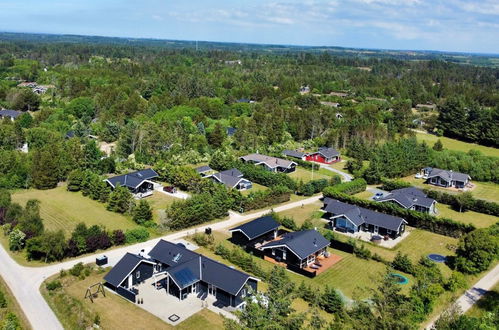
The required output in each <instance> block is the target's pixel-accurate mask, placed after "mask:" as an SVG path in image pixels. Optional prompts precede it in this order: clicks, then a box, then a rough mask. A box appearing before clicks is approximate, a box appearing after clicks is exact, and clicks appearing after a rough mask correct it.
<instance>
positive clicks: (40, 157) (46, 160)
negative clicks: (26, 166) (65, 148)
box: [31, 146, 60, 189]
mask: <svg viewBox="0 0 499 330" xmlns="http://www.w3.org/2000/svg"><path fill="white" fill-rule="evenodd" d="M59 171H60V167H59V159H58V156H57V154H56V155H54V150H53V148H52V147H49V146H47V147H44V148H42V149H39V150H35V151H34V152H33V165H32V167H31V178H32V180H33V185H34V186H35V187H36V188H37V189H51V188H55V187H56V186H57V183H58V182H59Z"/></svg>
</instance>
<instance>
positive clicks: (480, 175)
mask: <svg viewBox="0 0 499 330" xmlns="http://www.w3.org/2000/svg"><path fill="white" fill-rule="evenodd" d="M369 160H370V163H369V167H368V168H367V169H365V171H364V172H363V173H362V176H363V177H364V178H365V179H366V180H367V182H369V183H380V182H382V179H383V178H389V179H392V178H398V177H403V176H408V175H412V174H414V173H417V172H419V171H420V170H421V169H422V168H424V167H428V166H430V167H436V168H441V169H445V170H453V171H456V172H462V173H466V174H469V175H470V176H471V178H472V180H476V181H492V182H496V183H497V182H499V158H498V157H492V156H484V155H482V154H481V153H480V152H479V151H476V150H470V151H469V152H467V153H464V152H460V151H450V150H442V151H436V150H433V149H431V148H429V146H428V145H426V143H424V142H423V143H418V142H417V141H416V138H408V139H400V140H398V141H390V142H387V143H385V144H383V145H381V146H378V147H376V148H375V149H374V150H373V151H372V153H371V155H370V158H369Z"/></svg>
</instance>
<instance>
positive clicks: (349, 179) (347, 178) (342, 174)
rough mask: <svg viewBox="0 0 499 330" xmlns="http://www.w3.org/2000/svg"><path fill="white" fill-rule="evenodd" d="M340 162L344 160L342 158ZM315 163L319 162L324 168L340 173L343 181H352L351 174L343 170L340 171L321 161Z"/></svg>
mask: <svg viewBox="0 0 499 330" xmlns="http://www.w3.org/2000/svg"><path fill="white" fill-rule="evenodd" d="M342 162H344V160H342ZM316 164H319V165H320V167H321V168H324V169H326V170H328V171H331V172H334V173H336V174H339V175H341V177H342V178H343V181H344V182H348V181H352V180H353V176H352V175H350V174H348V173H347V172H343V171H340V170H337V169H335V168H333V167H331V166H329V165H327V164H321V163H316Z"/></svg>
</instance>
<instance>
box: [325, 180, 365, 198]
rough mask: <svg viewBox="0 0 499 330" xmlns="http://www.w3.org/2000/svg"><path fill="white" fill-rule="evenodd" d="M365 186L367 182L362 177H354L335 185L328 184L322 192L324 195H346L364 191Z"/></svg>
mask: <svg viewBox="0 0 499 330" xmlns="http://www.w3.org/2000/svg"><path fill="white" fill-rule="evenodd" d="M366 187H367V182H366V180H364V179H355V180H352V181H350V182H345V183H340V184H337V185H335V186H329V187H326V188H324V190H323V191H322V193H323V194H324V196H325V197H332V195H333V194H336V193H342V194H347V195H353V194H356V193H359V192H362V191H365V190H366Z"/></svg>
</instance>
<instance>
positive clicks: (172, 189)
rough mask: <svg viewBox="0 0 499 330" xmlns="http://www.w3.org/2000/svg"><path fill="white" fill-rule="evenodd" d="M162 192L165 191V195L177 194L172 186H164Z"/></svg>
mask: <svg viewBox="0 0 499 330" xmlns="http://www.w3.org/2000/svg"><path fill="white" fill-rule="evenodd" d="M163 191H166V192H167V193H170V194H174V193H176V192H177V188H175V187H174V186H165V187H163Z"/></svg>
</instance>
